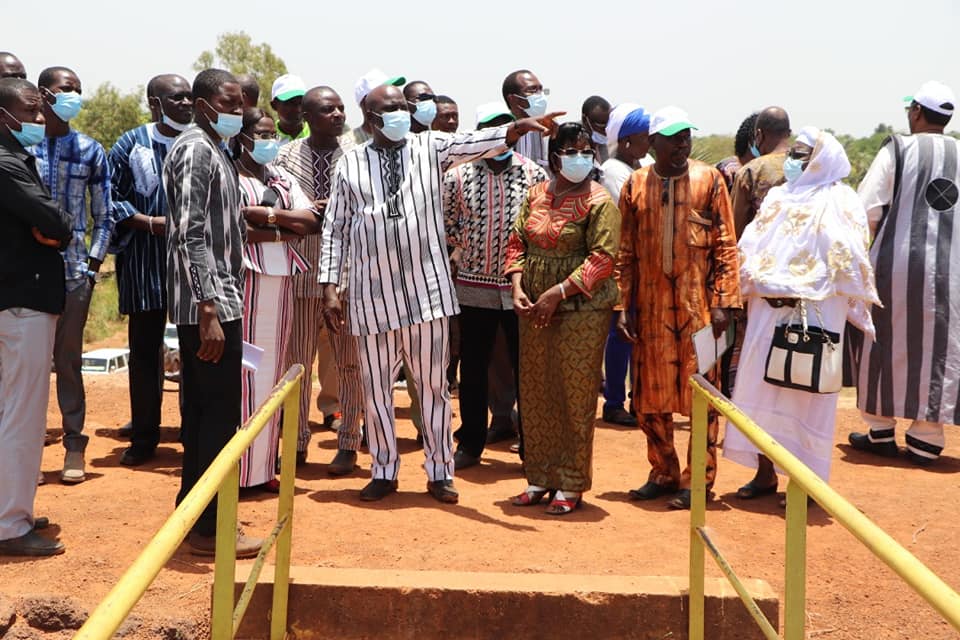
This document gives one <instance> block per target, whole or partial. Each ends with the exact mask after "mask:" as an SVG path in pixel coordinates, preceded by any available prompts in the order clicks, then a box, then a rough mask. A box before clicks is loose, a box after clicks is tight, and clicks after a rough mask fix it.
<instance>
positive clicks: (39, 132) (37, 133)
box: [4, 109, 47, 148]
mask: <svg viewBox="0 0 960 640" xmlns="http://www.w3.org/2000/svg"><path fill="white" fill-rule="evenodd" d="M4 111H6V112H7V115H8V116H10V117H11V118H12V117H13V114H11V113H10V112H9V111H7V110H6V109H4ZM4 126H6V127H7V129H8V130H9V131H10V135H12V136H13V137H14V138H15V139H16V141H17V142H19V143H20V146H22V147H24V148H26V147H32V146H33V145H35V144H40V143H41V142H43V137H44V136H45V135H47V127H46V126H45V125H42V124H37V123H35V122H21V123H20V131H14V130H13V129H10V127H9V125H4Z"/></svg>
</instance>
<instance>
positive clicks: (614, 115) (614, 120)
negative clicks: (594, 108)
mask: <svg viewBox="0 0 960 640" xmlns="http://www.w3.org/2000/svg"><path fill="white" fill-rule="evenodd" d="M642 108H643V107H641V106H640V105H638V104H634V103H633V102H626V103H624V104H618V105H617V106H615V107H614V108H613V109H612V110H611V111H610V119H609V120H607V141H608V142H609V143H610V144H615V143H616V142H617V140H619V139H620V129H621V127H622V126H623V121H624V119H625V118H626V117H627V116H628V115H630V113H631V112H632V111H635V110H636V109H642Z"/></svg>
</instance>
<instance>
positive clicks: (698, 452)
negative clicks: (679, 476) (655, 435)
mask: <svg viewBox="0 0 960 640" xmlns="http://www.w3.org/2000/svg"><path fill="white" fill-rule="evenodd" d="M692 413H693V415H692V416H691V417H690V474H691V475H690V591H689V599H690V603H689V607H690V628H689V630H688V634H689V637H690V640H703V634H704V569H705V566H704V563H705V558H704V548H703V540H702V539H701V538H700V534H699V533H698V529H700V528H701V527H703V526H704V525H705V524H706V520H707V516H706V510H707V486H706V482H707V399H706V398H705V397H704V396H703V395H701V394H699V393H694V394H693V411H692Z"/></svg>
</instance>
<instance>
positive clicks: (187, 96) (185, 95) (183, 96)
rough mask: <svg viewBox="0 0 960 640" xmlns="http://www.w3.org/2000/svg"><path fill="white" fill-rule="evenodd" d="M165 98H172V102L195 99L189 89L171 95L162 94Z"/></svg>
mask: <svg viewBox="0 0 960 640" xmlns="http://www.w3.org/2000/svg"><path fill="white" fill-rule="evenodd" d="M160 97H161V98H163V99H164V100H170V101H171V102H185V101H187V100H193V94H192V93H190V92H189V91H182V92H180V93H171V94H169V95H165V96H160Z"/></svg>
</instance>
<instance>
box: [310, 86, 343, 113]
mask: <svg viewBox="0 0 960 640" xmlns="http://www.w3.org/2000/svg"><path fill="white" fill-rule="evenodd" d="M331 97H336V98H339V97H340V94H338V93H337V92H336V91H334V90H333V88H331V87H327V86H320V87H314V88H313V89H310V90H309V91H307V92H306V93H305V94H303V103H302V108H303V110H304V112H306V111H307V110H314V109H316V108H317V106H319V104H320V103H321V102H322V101H323V100H324V99H325V98H331Z"/></svg>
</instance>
